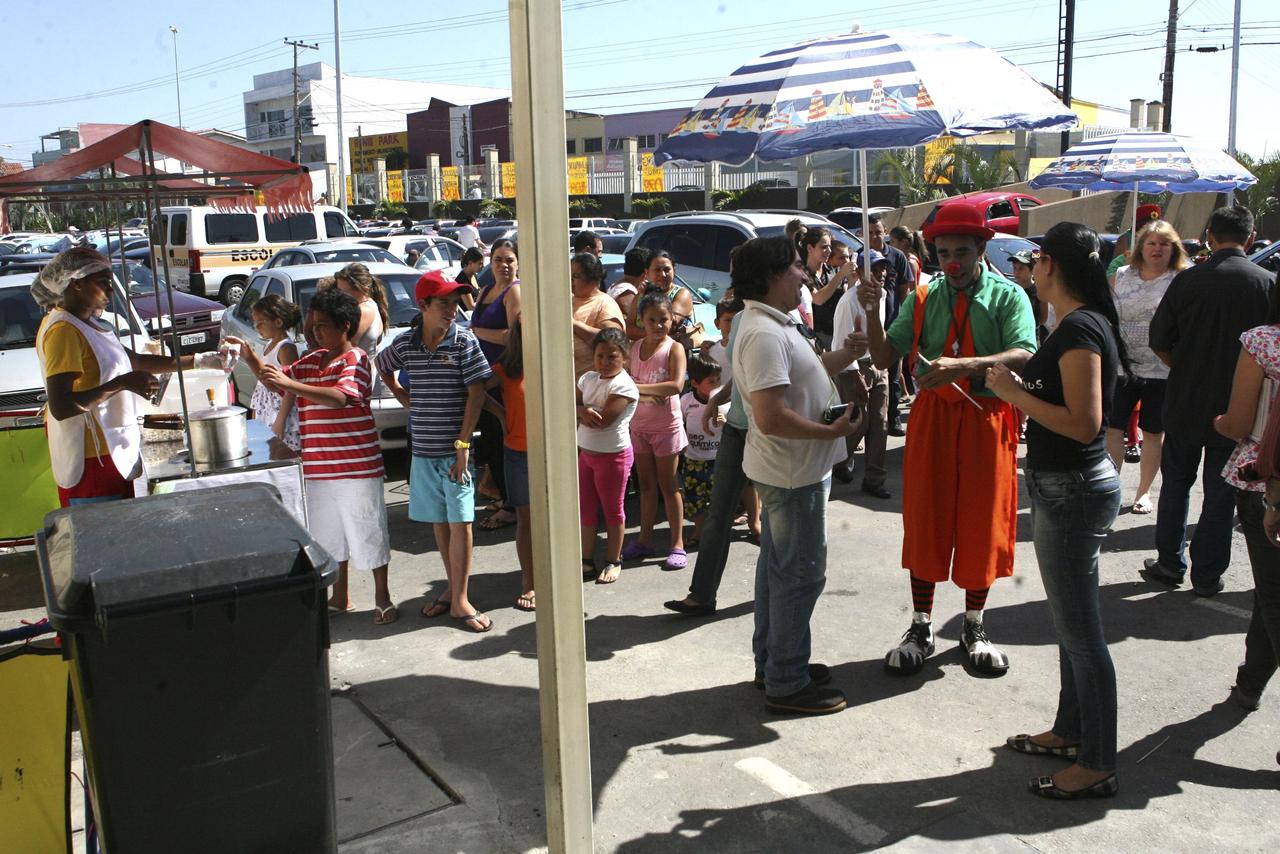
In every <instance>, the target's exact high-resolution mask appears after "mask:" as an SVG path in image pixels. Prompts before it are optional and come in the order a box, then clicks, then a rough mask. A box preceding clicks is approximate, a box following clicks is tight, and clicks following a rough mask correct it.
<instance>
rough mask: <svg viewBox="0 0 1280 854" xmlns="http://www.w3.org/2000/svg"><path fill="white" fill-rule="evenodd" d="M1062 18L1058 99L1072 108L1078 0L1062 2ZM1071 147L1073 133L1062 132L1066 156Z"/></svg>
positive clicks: (1062, 152) (1063, 148)
mask: <svg viewBox="0 0 1280 854" xmlns="http://www.w3.org/2000/svg"><path fill="white" fill-rule="evenodd" d="M1060 10H1061V12H1062V17H1061V20H1060V22H1059V41H1058V97H1059V98H1061V99H1062V103H1063V104H1065V105H1066V106H1067V107H1068V108H1070V107H1071V66H1072V63H1073V61H1074V58H1075V49H1076V48H1075V42H1076V0H1062V6H1061V7H1060ZM1070 147H1071V131H1069V130H1064V131H1063V132H1062V151H1061V152H1059V153H1060V154H1066V153H1067V149H1068V148H1070Z"/></svg>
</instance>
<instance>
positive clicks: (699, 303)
mask: <svg viewBox="0 0 1280 854" xmlns="http://www.w3.org/2000/svg"><path fill="white" fill-rule="evenodd" d="M625 260H626V259H625V258H624V257H623V256H622V255H614V254H612V253H608V252H606V253H605V254H603V255H601V256H600V263H601V264H602V265H604V283H603V284H602V285H601V290H605V291H607V290H609V288H610V287H612V286H613V284H614V283H615V282H617V281H618V280H619V279H621V278H622V266H623V262H624V261H625ZM675 280H676V284H678V285H683V286H684V287H686V288H688V289H689V293H691V294H693V319H694V322H695V323H701V324H702V329H703V334H704V336H705V337H704V339H703V343H706V344H710V343H711V342H712V341H719V340H720V330H718V329H716V301H715V300H713V299H711V297H710V294H709V293H708V291H707V290H706V288H694V287H690V285H689V283H688V282H686V281H685V280H684V279H682V278H680V276H679V274H677V275H676V279H675Z"/></svg>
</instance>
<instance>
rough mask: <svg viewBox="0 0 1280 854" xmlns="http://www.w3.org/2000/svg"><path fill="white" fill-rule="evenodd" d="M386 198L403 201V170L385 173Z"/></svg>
mask: <svg viewBox="0 0 1280 854" xmlns="http://www.w3.org/2000/svg"><path fill="white" fill-rule="evenodd" d="M387 199H388V200H390V201H393V202H403V201H404V172H388V173H387Z"/></svg>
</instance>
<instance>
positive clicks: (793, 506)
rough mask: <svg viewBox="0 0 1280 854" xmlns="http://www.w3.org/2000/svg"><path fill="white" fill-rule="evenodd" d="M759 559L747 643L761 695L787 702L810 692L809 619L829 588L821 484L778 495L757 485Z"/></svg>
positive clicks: (826, 490)
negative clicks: (760, 675)
mask: <svg viewBox="0 0 1280 854" xmlns="http://www.w3.org/2000/svg"><path fill="white" fill-rule="evenodd" d="M756 489H757V490H758V491H759V492H760V505H761V534H760V558H759V560H757V561H756V605H755V616H756V628H755V634H754V635H753V636H752V638H751V648H752V651H753V652H754V653H755V658H756V670H762V671H764V683H765V693H766V694H767V695H768V696H770V697H785V696H787V695H789V694H794V693H796V692H797V691H799V690H801V689H803V688H805V687H806V686H808V684H809V682H810V679H809V618H810V617H812V616H813V606H814V605H815V604H816V603H817V601H818V596H819V595H820V594H821V593H822V588H823V587H825V586H826V584H827V496H828V495H829V494H830V492H831V475H829V474H828V475H827V477H826V478H825V479H824V480H823V481H822V482H820V483H815V484H812V485H810V486H802V487H800V488H798V489H782V488H780V487H777V486H768V485H766V484H762V483H757V484H756Z"/></svg>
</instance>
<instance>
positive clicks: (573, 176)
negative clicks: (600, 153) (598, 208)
mask: <svg viewBox="0 0 1280 854" xmlns="http://www.w3.org/2000/svg"><path fill="white" fill-rule="evenodd" d="M568 160H569V195H571V196H585V195H586V194H587V158H585V157H570V158H568Z"/></svg>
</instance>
